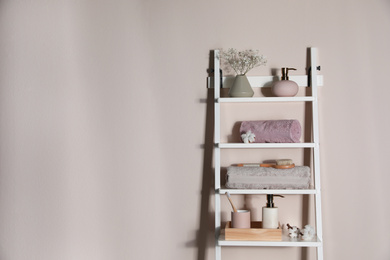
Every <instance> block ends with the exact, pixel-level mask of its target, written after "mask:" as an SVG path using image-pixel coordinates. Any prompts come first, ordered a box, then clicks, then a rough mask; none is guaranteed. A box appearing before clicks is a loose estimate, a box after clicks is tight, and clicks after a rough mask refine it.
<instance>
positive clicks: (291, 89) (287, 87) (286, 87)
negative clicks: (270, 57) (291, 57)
mask: <svg viewBox="0 0 390 260" xmlns="http://www.w3.org/2000/svg"><path fill="white" fill-rule="evenodd" d="M289 70H296V69H294V68H282V78H281V80H280V81H278V82H276V83H275V84H274V85H273V86H272V92H273V93H274V95H275V96H277V97H293V96H295V95H296V94H297V93H298V90H299V87H298V84H297V83H295V82H294V81H292V80H289V79H288V71H289Z"/></svg>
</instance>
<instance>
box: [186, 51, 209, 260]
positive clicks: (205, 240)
mask: <svg viewBox="0 0 390 260" xmlns="http://www.w3.org/2000/svg"><path fill="white" fill-rule="evenodd" d="M212 57H214V53H213V51H210V60H209V68H213V67H214V59H213V58H212ZM207 72H208V74H209V77H211V76H212V75H213V72H212V70H211V69H209V70H208V71H207ZM206 86H207V83H206ZM200 103H206V122H205V123H206V124H205V127H206V129H205V139H204V144H203V145H201V146H200V147H202V148H203V149H204V150H203V151H204V152H203V175H202V189H201V204H200V218H199V219H200V221H199V230H198V232H197V237H196V245H195V246H197V247H198V255H197V260H205V259H206V253H207V249H209V248H212V247H214V222H213V221H212V220H213V219H214V212H210V209H209V208H210V195H211V194H214V192H213V190H214V189H213V186H214V181H213V180H214V168H213V149H214V146H213V143H214V90H213V89H211V88H210V89H208V90H207V100H200ZM187 246H191V247H192V246H194V241H191V242H188V243H187Z"/></svg>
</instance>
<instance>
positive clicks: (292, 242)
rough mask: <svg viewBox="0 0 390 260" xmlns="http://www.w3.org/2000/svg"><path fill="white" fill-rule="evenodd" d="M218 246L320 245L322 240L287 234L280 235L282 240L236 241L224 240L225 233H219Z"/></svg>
mask: <svg viewBox="0 0 390 260" xmlns="http://www.w3.org/2000/svg"><path fill="white" fill-rule="evenodd" d="M218 245H219V246H273V247H275V246H282V247H286V246H288V247H320V246H322V242H321V240H320V239H319V238H318V237H315V238H313V239H312V240H301V239H297V238H290V237H289V236H288V235H287V234H285V233H284V234H283V235H282V241H238V240H225V235H224V234H221V235H220V236H219V238H218Z"/></svg>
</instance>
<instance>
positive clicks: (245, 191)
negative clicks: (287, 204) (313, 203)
mask: <svg viewBox="0 0 390 260" xmlns="http://www.w3.org/2000/svg"><path fill="white" fill-rule="evenodd" d="M226 192H229V193H230V194H252V195H255V194H257V195H261V194H281V195H305V194H317V190H315V189H313V188H310V189H295V190H286V189H277V190H271V189H270V190H268V189H261V190H258V189H228V188H222V189H219V190H218V193H219V194H225V193H226Z"/></svg>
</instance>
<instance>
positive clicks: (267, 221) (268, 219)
mask: <svg viewBox="0 0 390 260" xmlns="http://www.w3.org/2000/svg"><path fill="white" fill-rule="evenodd" d="M274 197H282V198H284V196H282V195H273V194H267V205H266V206H265V207H263V221H262V222H263V228H271V229H276V228H278V227H279V217H278V208H277V207H275V204H274Z"/></svg>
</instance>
